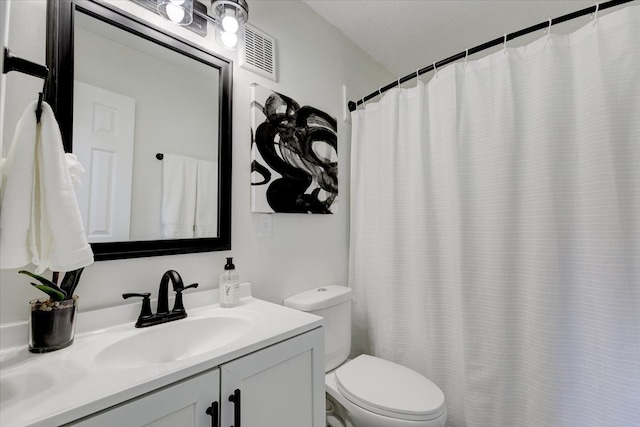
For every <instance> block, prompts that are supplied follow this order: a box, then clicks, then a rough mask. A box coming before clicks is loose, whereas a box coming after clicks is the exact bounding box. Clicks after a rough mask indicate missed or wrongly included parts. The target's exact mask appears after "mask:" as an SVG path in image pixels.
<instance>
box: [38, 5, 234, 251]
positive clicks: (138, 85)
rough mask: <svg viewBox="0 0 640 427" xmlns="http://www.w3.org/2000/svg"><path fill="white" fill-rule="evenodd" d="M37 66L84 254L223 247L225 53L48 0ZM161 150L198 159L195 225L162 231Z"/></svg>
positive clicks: (107, 12)
mask: <svg viewBox="0 0 640 427" xmlns="http://www.w3.org/2000/svg"><path fill="white" fill-rule="evenodd" d="M47 65H48V66H49V68H50V69H51V77H52V78H51V79H50V83H49V87H48V89H47V101H48V102H49V104H50V105H51V106H52V108H53V110H54V112H55V113H56V117H57V118H58V122H59V124H60V130H61V132H62V137H63V141H64V144H65V150H66V151H69V152H74V153H75V154H76V155H77V156H78V157H79V160H80V161H81V163H82V164H83V166H84V167H85V169H86V172H85V175H84V177H83V179H82V185H81V187H80V188H79V189H78V199H79V204H80V205H81V211H82V213H83V219H84V220H85V228H86V231H87V236H88V240H89V242H90V243H91V245H92V248H93V251H94V254H95V258H96V260H107V259H120V258H134V257H145V256H158V255H170V254H183V253H193V252H206V251H216V250H228V249H230V248H231V80H232V77H231V63H230V61H228V60H227V59H224V58H220V57H218V56H217V55H214V54H213V53H211V52H209V51H206V50H205V49H204V48H203V47H201V46H199V45H196V44H194V43H191V42H189V41H186V40H185V39H182V38H180V37H178V36H176V35H175V34H173V33H172V32H169V31H166V30H164V29H161V28H158V27H155V26H153V25H152V24H150V23H148V22H146V21H144V20H142V19H140V18H138V17H135V16H133V15H131V14H129V13H128V12H125V11H122V10H120V9H119V8H117V7H115V6H113V5H110V4H109V3H106V2H103V1H96V0H74V1H69V0H48V10H47ZM123 112H124V113H123ZM101 144H102V145H101ZM171 155H179V156H182V157H183V158H186V159H188V161H189V162H191V161H197V162H200V163H198V165H200V164H201V163H206V164H207V165H209V166H207V167H208V168H209V169H207V171H208V172H207V173H208V178H207V180H206V181H204V182H205V185H200V186H199V188H204V187H206V186H208V188H207V197H200V195H199V196H198V197H199V199H198V200H199V201H200V203H199V204H198V206H204V205H205V204H206V205H208V209H209V211H208V212H207V215H206V216H208V218H209V222H208V224H207V229H208V230H209V231H208V232H207V233H200V234H197V232H194V233H195V234H194V235H193V237H187V236H185V235H181V236H179V237H178V238H175V237H173V238H163V236H164V235H166V233H165V232H163V231H161V216H164V215H165V214H162V215H161V212H162V202H161V200H162V191H163V190H162V187H163V173H165V174H166V173H167V170H169V168H168V166H167V165H168V164H169V162H168V159H169V158H170V157H169V156H171ZM173 158H174V159H175V157H173ZM188 165H189V166H191V165H192V163H188ZM194 176H195V175H194ZM198 179H200V180H202V178H201V177H200V175H198ZM171 182H174V181H171ZM189 182H191V181H189ZM201 182H202V181H201ZM193 187H195V182H194V183H193V186H192V185H191V184H188V185H187V184H185V186H184V188H185V189H187V190H188V189H192V188H193ZM187 190H185V191H187ZM174 194H175V192H174ZM194 197H195V196H194ZM165 199H168V198H165ZM202 200H205V201H206V203H203V202H202ZM176 203H178V204H180V201H179V200H176ZM199 209H200V208H199ZM165 212H166V211H165ZM198 215H200V214H198ZM195 228H196V229H197V228H198V227H195ZM202 228H204V227H202ZM196 235H197V236H206V237H196Z"/></svg>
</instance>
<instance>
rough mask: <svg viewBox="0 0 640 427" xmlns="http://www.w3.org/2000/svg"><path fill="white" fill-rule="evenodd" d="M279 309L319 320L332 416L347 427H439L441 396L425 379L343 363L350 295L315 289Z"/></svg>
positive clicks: (391, 366)
mask: <svg viewBox="0 0 640 427" xmlns="http://www.w3.org/2000/svg"><path fill="white" fill-rule="evenodd" d="M284 305H285V306H287V307H291V308H295V309H298V310H302V311H307V312H311V313H314V314H317V315H319V316H322V317H324V319H325V324H324V334H325V368H326V372H327V373H326V375H325V385H326V391H327V395H328V399H329V400H330V401H331V402H332V403H334V404H336V405H339V408H338V410H337V411H336V413H339V415H340V416H341V417H342V418H343V422H344V424H345V426H346V427H351V426H353V427H443V426H444V424H445V422H446V421H447V407H446V405H445V399H444V394H443V393H442V391H441V390H440V389H439V388H438V386H437V385H435V384H434V383H432V382H431V381H429V380H428V379H427V378H425V377H424V376H422V375H420V374H419V373H418V372H415V371H413V370H411V369H409V368H407V367H405V366H402V365H399V364H397V363H394V362H391V361H388V360H383V359H380V358H378V357H374V356H369V355H360V356H358V357H356V358H354V359H353V360H349V359H347V357H348V355H349V353H350V350H351V289H349V288H347V287H344V286H325V287H322V288H316V289H312V290H310V291H306V292H302V293H300V294H297V295H293V296H291V297H289V298H287V299H285V301H284ZM331 417H332V418H331V422H332V423H335V419H334V416H333V415H331ZM332 425H333V424H332Z"/></svg>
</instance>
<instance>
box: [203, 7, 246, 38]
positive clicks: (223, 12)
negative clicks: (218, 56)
mask: <svg viewBox="0 0 640 427" xmlns="http://www.w3.org/2000/svg"><path fill="white" fill-rule="evenodd" d="M211 13H212V14H213V17H214V19H215V29H216V42H217V43H218V44H219V45H221V46H222V47H224V48H225V49H230V50H232V49H235V48H236V47H237V46H238V44H239V42H240V40H242V39H243V38H244V24H245V23H246V22H247V20H248V19H249V6H248V5H247V2H246V1H245V0H212V2H211Z"/></svg>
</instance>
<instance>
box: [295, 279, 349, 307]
mask: <svg viewBox="0 0 640 427" xmlns="http://www.w3.org/2000/svg"><path fill="white" fill-rule="evenodd" d="M351 293H352V291H351V288H348V287H346V286H337V285H330V286H321V287H319V288H315V289H310V290H308V291H305V292H301V293H299V294H295V295H292V296H290V297H289V298H287V299H285V300H284V305H285V306H286V307H291V308H295V309H296V310H301V311H315V310H322V309H323V308H327V307H331V306H334V305H338V304H340V303H343V302H345V301H348V300H349V299H351Z"/></svg>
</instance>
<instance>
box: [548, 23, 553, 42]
mask: <svg viewBox="0 0 640 427" xmlns="http://www.w3.org/2000/svg"><path fill="white" fill-rule="evenodd" d="M552 21H553V19H551V18H549V27H548V29H547V40H549V38H550V37H551V25H552Z"/></svg>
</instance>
